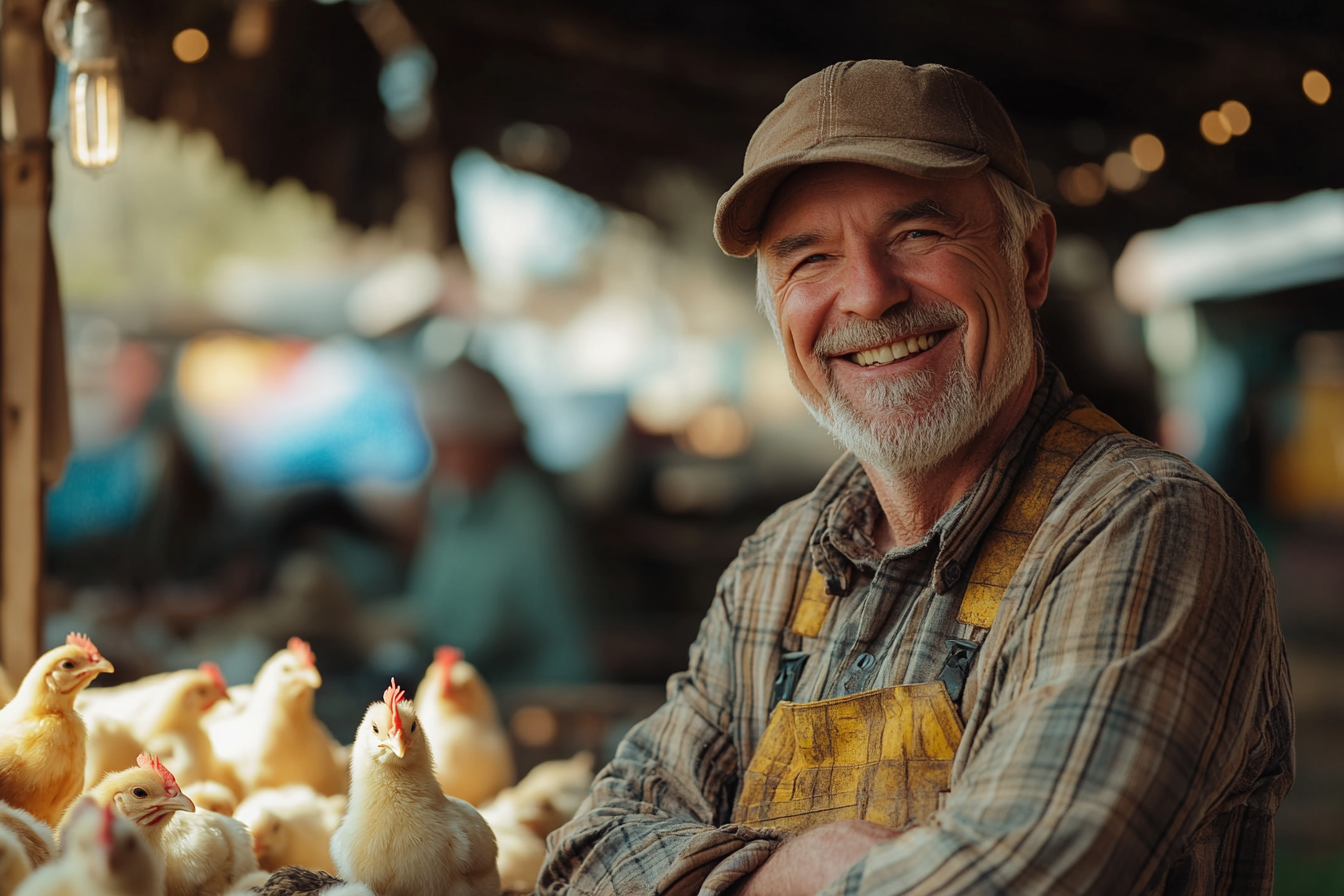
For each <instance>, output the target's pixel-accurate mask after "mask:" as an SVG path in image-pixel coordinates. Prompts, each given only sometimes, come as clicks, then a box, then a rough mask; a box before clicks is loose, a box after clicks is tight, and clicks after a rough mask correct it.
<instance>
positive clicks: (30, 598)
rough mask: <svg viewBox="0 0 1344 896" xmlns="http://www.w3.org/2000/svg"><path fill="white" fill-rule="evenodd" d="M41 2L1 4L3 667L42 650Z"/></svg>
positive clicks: (21, 667) (46, 86) (45, 154)
mask: <svg viewBox="0 0 1344 896" xmlns="http://www.w3.org/2000/svg"><path fill="white" fill-rule="evenodd" d="M41 19H42V3H41V0H4V20H3V25H2V26H0V124H2V125H3V128H2V129H0V130H2V131H3V136H4V147H3V150H2V151H0V203H2V204H3V211H2V212H0V440H2V441H0V448H2V449H3V455H2V459H0V661H2V662H3V664H4V666H5V667H6V668H7V669H9V670H10V671H11V673H12V677H15V678H17V677H19V676H22V675H23V674H24V672H26V671H27V670H28V667H29V666H30V665H32V663H33V661H34V660H35V659H37V656H38V651H39V648H40V646H41V610H40V606H39V594H40V589H41V584H42V493H43V488H42V475H41V462H42V429H43V424H42V415H43V407H42V397H43V381H42V354H43V344H44V342H45V339H44V335H43V326H42V323H43V309H44V305H45V303H46V301H47V290H48V289H49V288H51V287H52V286H53V285H54V284H51V283H49V282H48V280H49V277H50V274H49V270H48V253H49V252H50V251H51V247H50V245H49V241H48V240H49V238H48V233H47V211H48V204H49V197H50V186H51V144H50V143H49V142H48V140H47V124H48V122H47V119H48V109H49V108H50V103H51V67H50V66H51V61H50V58H49V53H48V50H47V47H46V41H45V39H44V38H43V35H42V26H41Z"/></svg>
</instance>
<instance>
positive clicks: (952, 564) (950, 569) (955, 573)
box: [943, 560, 961, 588]
mask: <svg viewBox="0 0 1344 896" xmlns="http://www.w3.org/2000/svg"><path fill="white" fill-rule="evenodd" d="M960 580H961V564H960V563H958V562H957V561H955V560H949V561H947V565H946V566H944V567H943V583H944V584H945V585H947V587H949V588H951V587H952V586H953V585H955V584H957V582H958V581H960Z"/></svg>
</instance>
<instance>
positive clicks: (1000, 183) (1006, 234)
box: [756, 168, 1050, 350]
mask: <svg viewBox="0 0 1344 896" xmlns="http://www.w3.org/2000/svg"><path fill="white" fill-rule="evenodd" d="M983 174H984V176H985V180H986V181H987V182H988V183H989V189H990V190H991V191H992V192H993V193H994V199H995V201H996V202H997V203H998V206H999V251H1000V252H1001V253H1002V254H1003V257H1004V260H1005V261H1007V262H1008V270H1009V271H1011V272H1012V274H1013V277H1014V278H1016V279H1018V280H1020V279H1022V277H1023V276H1024V275H1025V273H1026V272H1025V270H1024V269H1023V262H1022V247H1023V246H1025V245H1026V244H1027V238H1028V237H1030V236H1031V234H1032V232H1033V231H1034V230H1035V229H1036V225H1037V224H1039V223H1041V218H1042V217H1043V216H1044V215H1045V213H1046V212H1047V211H1049V209H1050V205H1049V203H1046V202H1042V201H1041V200H1040V199H1037V198H1036V197H1035V196H1033V195H1031V194H1030V193H1028V192H1027V191H1026V190H1024V189H1022V188H1021V187H1019V186H1018V185H1017V184H1015V183H1013V182H1012V181H1011V180H1009V179H1008V177H1007V176H1006V175H1003V174H1000V173H999V172H997V171H995V170H994V169H992V168H986V169H984V171H983ZM772 299H773V297H772V296H771V294H770V284H769V283H768V282H767V280H766V277H765V261H764V257H763V256H762V255H761V253H760V251H759V250H758V251H757V252H756V307H757V308H758V309H760V311H761V313H762V314H764V315H765V318H766V320H768V321H770V328H771V329H772V330H774V331H775V338H776V339H778V338H779V320H778V318H776V316H775V303H774V302H773V301H772ZM1031 327H1032V332H1033V334H1034V336H1035V338H1036V347H1037V349H1038V350H1042V349H1044V347H1045V340H1044V337H1043V335H1042V333H1041V323H1040V320H1039V319H1038V317H1037V314H1036V312H1035V311H1032V312H1031Z"/></svg>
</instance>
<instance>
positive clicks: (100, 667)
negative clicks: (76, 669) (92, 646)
mask: <svg viewBox="0 0 1344 896" xmlns="http://www.w3.org/2000/svg"><path fill="white" fill-rule="evenodd" d="M88 671H89V672H95V673H97V672H107V673H112V672H115V671H117V670H116V669H114V668H112V664H111V663H109V662H108V661H107V658H106V657H99V659H98V662H96V663H94V664H93V665H92V666H90V667H89V668H88Z"/></svg>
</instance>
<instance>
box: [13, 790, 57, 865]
mask: <svg viewBox="0 0 1344 896" xmlns="http://www.w3.org/2000/svg"><path fill="white" fill-rule="evenodd" d="M0 830H4V831H5V832H6V833H8V834H9V835H10V836H12V837H13V838H14V839H16V840H17V841H18V843H19V845H20V846H22V847H23V852H24V855H26V856H27V857H28V863H29V864H30V865H31V866H32V867H34V868H37V867H38V866H40V865H45V864H46V863H47V862H49V861H51V860H52V858H54V857H55V855H56V838H55V837H54V836H52V833H51V826H50V825H48V824H47V823H46V822H44V821H39V820H38V819H37V818H36V817H34V815H33V814H32V813H31V812H25V811H23V810H22V809H19V808H16V807H14V806H11V805H10V804H9V803H6V802H2V801H0Z"/></svg>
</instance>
